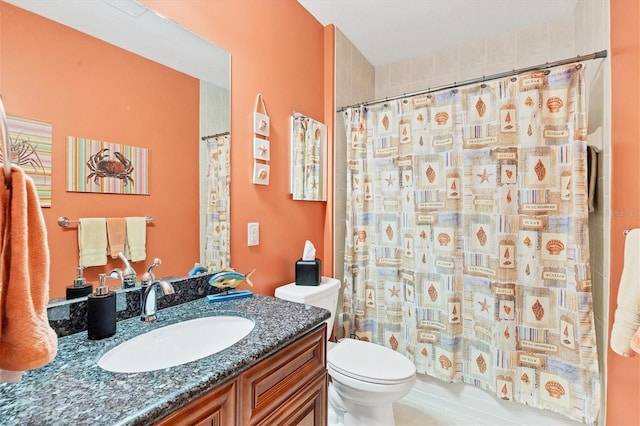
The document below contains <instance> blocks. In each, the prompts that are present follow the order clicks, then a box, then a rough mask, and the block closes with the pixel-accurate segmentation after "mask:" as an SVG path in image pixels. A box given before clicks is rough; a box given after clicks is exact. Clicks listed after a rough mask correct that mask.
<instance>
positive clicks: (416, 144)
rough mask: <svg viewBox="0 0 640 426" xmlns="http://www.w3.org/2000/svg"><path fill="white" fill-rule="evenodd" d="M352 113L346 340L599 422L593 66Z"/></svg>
mask: <svg viewBox="0 0 640 426" xmlns="http://www.w3.org/2000/svg"><path fill="white" fill-rule="evenodd" d="M344 114H345V128H346V132H347V143H348V146H347V153H348V154H347V160H348V161H347V167H348V170H347V215H346V235H347V237H346V247H345V248H346V250H345V253H346V254H345V265H344V266H345V279H344V289H343V295H342V296H343V299H342V300H343V305H342V312H341V316H340V323H341V325H342V330H341V332H342V334H343V335H344V336H352V337H357V338H360V339H363V340H368V341H371V342H374V343H378V344H380V345H384V346H386V347H389V348H391V349H393V350H395V351H399V352H401V353H403V354H405V355H406V356H407V357H409V358H410V359H411V360H413V362H414V363H415V365H416V367H417V370H418V372H419V373H425V374H428V375H430V376H433V377H435V378H437V379H440V380H443V381H446V382H464V383H468V384H471V385H474V386H477V387H480V388H483V389H485V390H487V391H489V392H492V393H494V394H495V396H496V397H497V398H499V399H502V400H506V401H516V402H520V403H523V404H527V405H530V406H535V407H539V408H543V409H548V410H552V411H555V412H559V413H562V414H563V415H565V416H567V417H570V418H573V419H576V420H578V421H581V422H583V423H593V422H595V420H596V417H597V413H598V409H599V406H600V395H599V388H600V385H599V372H598V363H597V353H596V341H595V330H594V321H593V311H592V296H591V282H590V270H589V247H588V230H587V201H588V198H587V192H586V183H587V180H586V155H587V154H586V153H587V145H586V135H587V111H586V99H585V82H584V67H583V65H582V64H578V65H570V66H563V67H556V68H552V69H549V70H545V71H533V72H528V73H524V74H521V75H517V76H513V77H511V78H505V79H500V80H493V81H487V82H485V83H482V84H476V85H469V86H465V87H458V88H456V89H453V90H451V89H448V90H442V91H439V92H434V93H430V94H425V95H420V96H414V97H410V98H405V99H402V100H397V101H387V102H386V103H380V104H375V105H373V106H368V107H356V108H349V109H347V110H346V111H345V113H344Z"/></svg>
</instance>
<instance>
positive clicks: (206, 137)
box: [200, 132, 229, 141]
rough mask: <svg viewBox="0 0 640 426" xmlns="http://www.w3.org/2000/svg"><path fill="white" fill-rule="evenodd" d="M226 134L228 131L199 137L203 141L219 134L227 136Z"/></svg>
mask: <svg viewBox="0 0 640 426" xmlns="http://www.w3.org/2000/svg"><path fill="white" fill-rule="evenodd" d="M228 134H229V132H222V133H216V134H215V135H209V136H203V137H201V138H200V139H202V140H203V141H206V140H209V139H213V138H219V137H220V136H227V135H228Z"/></svg>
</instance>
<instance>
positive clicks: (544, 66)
mask: <svg viewBox="0 0 640 426" xmlns="http://www.w3.org/2000/svg"><path fill="white" fill-rule="evenodd" d="M606 57H607V51H606V50H601V51H599V52H594V53H591V54H589V55H585V56H580V55H578V56H576V57H575V58H569V59H561V60H559V61H555V62H547V63H545V64H540V65H534V66H531V67H525V68H520V69H513V70H511V71H506V72H503V73H498V74H492V75H487V76H482V77H480V78H473V79H471V80H465V81H457V82H454V83H453V84H446V85H444V86H437V87H430V88H428V89H423V90H418V91H416V92H410V93H404V94H402V95H397V96H391V97H388V98H384V99H377V100H375V101H366V102H362V103H359V104H355V105H349V106H343V107H339V108H337V109H336V112H342V111H344V110H346V109H347V108H353V107H359V106H367V105H373V104H379V103H382V102H387V101H394V100H396V99H403V98H409V97H412V96H418V95H426V94H427V93H431V92H436V91H439V90H445V89H454V88H456V87H460V86H466V85H468V84H476V83H483V82H485V81H489V80H495V79H498V78H505V77H509V76H514V75H517V74H520V73H523V72H527V71H535V70H543V69H547V68H551V67H557V66H560V65H568V64H573V63H576V62H582V61H587V60H591V59H600V58H606Z"/></svg>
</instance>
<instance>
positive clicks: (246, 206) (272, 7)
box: [142, 0, 333, 295]
mask: <svg viewBox="0 0 640 426" xmlns="http://www.w3.org/2000/svg"><path fill="white" fill-rule="evenodd" d="M142 2H143V3H145V4H146V5H147V6H149V7H150V8H152V9H154V10H156V11H158V12H159V13H160V14H162V15H164V16H166V17H168V18H169V19H172V20H173V21H176V22H177V23H179V24H180V25H182V26H184V27H186V28H187V29H189V30H191V31H193V32H194V33H197V34H199V35H200V36H202V37H203V38H205V39H208V40H211V41H213V42H214V43H216V44H217V45H219V46H221V47H222V48H224V49H226V50H228V51H229V52H231V146H232V148H231V174H232V179H231V231H232V234H231V235H232V236H231V263H232V265H233V266H234V267H235V268H236V269H237V270H239V271H248V270H250V269H253V268H256V272H255V273H254V274H253V276H252V279H253V282H254V284H255V285H256V291H257V292H259V293H263V294H270V295H273V291H274V289H275V287H277V286H278V285H282V284H284V283H287V282H291V281H293V280H294V264H295V261H296V260H297V259H298V258H300V256H301V255H302V249H303V247H304V242H305V240H307V239H308V240H310V241H312V242H313V243H314V245H315V247H316V250H317V252H316V253H317V256H318V257H320V258H322V260H323V269H324V271H325V274H327V273H330V271H331V268H330V265H331V259H330V258H326V257H323V253H328V252H327V251H326V250H325V248H324V244H325V243H324V238H325V219H326V218H325V212H326V203H324V202H306V201H292V200H291V196H290V194H289V116H290V115H291V114H292V113H293V111H294V110H295V111H298V112H301V113H304V114H306V115H307V116H309V117H312V118H315V119H317V120H321V121H324V118H325V117H324V113H325V109H324V108H325V102H327V100H326V99H325V98H324V66H325V64H324V60H323V49H324V28H323V27H322V25H321V24H320V23H319V22H318V21H317V20H316V19H315V18H313V17H312V16H311V15H310V14H309V13H308V12H307V11H306V10H305V9H304V8H303V7H302V6H301V5H300V4H298V2H296V1H294V0H272V1H261V0H244V1H238V0H217V1H200V0H182V1H180V2H176V1H166V0H143V1H142ZM258 93H261V94H262V96H263V98H264V101H265V104H266V107H267V112H268V113H269V116H270V120H271V136H270V138H269V139H270V145H271V159H272V160H271V162H270V165H271V183H270V185H269V186H260V185H253V184H252V183H251V176H252V167H253V166H252V161H253V160H252V140H253V128H252V117H253V111H254V107H255V102H256V95H257V94H258ZM331 105H333V99H331ZM329 134H330V135H331V134H333V133H332V131H331V130H330V131H329ZM331 139H332V138H331ZM330 143H332V141H330ZM332 196H333V195H332V193H331V191H330V192H329V197H332ZM248 222H259V223H260V245H259V246H257V247H247V246H246V240H247V223H248ZM327 232H331V230H330V229H329V230H327Z"/></svg>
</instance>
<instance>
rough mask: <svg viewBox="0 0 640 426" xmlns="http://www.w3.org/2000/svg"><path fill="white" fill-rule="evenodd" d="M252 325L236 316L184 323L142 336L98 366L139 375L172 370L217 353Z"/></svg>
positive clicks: (102, 360) (121, 344) (116, 349)
mask: <svg viewBox="0 0 640 426" xmlns="http://www.w3.org/2000/svg"><path fill="white" fill-rule="evenodd" d="M254 325H255V324H254V322H253V321H251V320H250V319H247V318H243V317H235V316H213V317H204V318H196V319H193V320H189V321H183V322H179V323H176V324H172V325H168V326H166V327H162V328H158V329H155V330H152V331H149V332H147V333H145V334H141V335H139V336H136V337H134V338H132V339H129V340H127V341H126V342H123V343H120V344H119V345H118V346H116V347H115V348H113V349H111V350H110V351H109V352H107V353H106V354H104V355H103V356H102V357H100V359H99V360H98V366H100V367H102V368H103V369H105V370H107V371H113V372H114V373H140V372H143V371H153V370H160V369H163V368H168V367H174V366H176V365H180V364H185V363H187V362H191V361H195V360H197V359H200V358H204V357H206V356H208V355H211V354H214V353H216V352H220V351H221V350H224V349H226V348H228V347H229V346H231V345H233V344H234V343H236V342H238V341H240V340H241V339H242V338H243V337H245V336H246V335H247V334H249V333H250V332H251V330H253V327H254Z"/></svg>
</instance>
